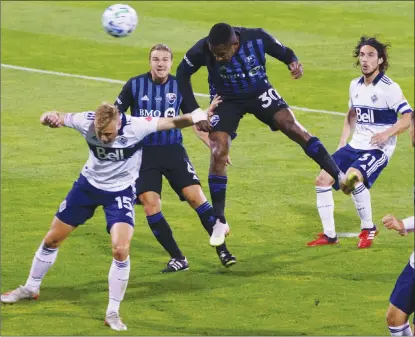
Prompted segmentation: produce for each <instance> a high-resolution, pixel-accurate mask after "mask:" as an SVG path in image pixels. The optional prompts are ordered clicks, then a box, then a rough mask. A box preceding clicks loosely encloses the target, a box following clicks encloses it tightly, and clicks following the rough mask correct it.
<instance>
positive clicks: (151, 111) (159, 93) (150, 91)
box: [114, 72, 183, 146]
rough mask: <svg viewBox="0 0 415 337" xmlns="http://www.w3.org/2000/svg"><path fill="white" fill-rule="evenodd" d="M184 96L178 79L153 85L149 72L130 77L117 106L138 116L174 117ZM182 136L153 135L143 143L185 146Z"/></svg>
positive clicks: (173, 133) (170, 132) (175, 132)
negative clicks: (179, 87)
mask: <svg viewBox="0 0 415 337" xmlns="http://www.w3.org/2000/svg"><path fill="white" fill-rule="evenodd" d="M182 101H183V99H182V95H181V94H180V92H179V90H178V84H177V80H176V77H174V76H171V75H169V78H168V80H167V82H166V83H163V84H157V83H155V82H153V80H152V78H151V74H150V73H149V72H148V73H146V74H142V75H139V76H136V77H133V78H130V79H129V80H128V81H127V83H126V84H125V85H124V87H123V89H122V91H121V93H120V95H119V96H118V98H117V100H116V101H115V103H114V104H115V106H117V108H118V109H119V110H120V112H126V111H127V110H128V108H130V112H131V115H132V116H136V117H148V116H152V117H170V118H172V117H175V116H178V115H179V114H180V109H181V108H182V105H183V103H182ZM182 142H183V136H182V133H181V130H180V129H171V130H166V131H158V132H154V133H152V134H150V135H148V136H146V137H145V138H144V140H143V143H144V146H156V145H171V144H182Z"/></svg>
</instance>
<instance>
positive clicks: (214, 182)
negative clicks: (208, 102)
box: [176, 23, 340, 232]
mask: <svg viewBox="0 0 415 337" xmlns="http://www.w3.org/2000/svg"><path fill="white" fill-rule="evenodd" d="M266 54H267V55H270V56H272V57H274V58H276V59H278V60H279V61H281V62H283V63H285V64H286V65H287V67H288V69H289V70H290V72H291V76H292V77H293V78H294V79H299V78H300V77H301V76H302V74H303V67H302V65H301V64H300V63H299V61H298V59H297V56H296V55H295V53H294V52H293V51H292V50H291V49H290V48H288V47H286V46H284V45H283V44H282V43H281V42H280V41H278V40H277V39H275V38H274V37H272V36H271V35H269V34H268V33H266V32H265V31H264V30H263V29H259V28H258V29H248V28H243V27H231V26H230V25H228V24H226V23H218V24H216V25H214V26H213V27H212V29H211V30H210V32H209V35H208V36H207V37H205V38H203V39H201V40H200V41H198V42H197V43H196V44H195V45H194V46H193V47H192V48H190V49H189V50H188V52H187V53H186V54H185V56H184V59H183V60H182V62H181V63H180V65H179V67H178V69H177V74H176V76H177V81H178V83H179V89H180V92H181V94H182V96H183V101H184V102H185V105H186V107H187V108H188V109H189V111H195V110H197V109H199V104H198V103H197V102H196V99H195V96H194V94H193V90H192V85H191V82H190V78H191V76H192V75H193V74H194V73H196V72H197V71H198V70H199V69H200V67H202V66H206V67H207V70H208V73H209V79H208V81H209V86H210V89H211V95H212V97H213V96H214V95H215V94H217V95H219V96H220V97H221V98H222V100H223V102H222V103H221V104H219V106H218V107H217V109H216V110H215V113H214V115H213V116H212V117H211V119H210V124H209V123H208V122H207V121H206V122H201V123H198V124H197V127H198V128H199V129H200V130H203V131H210V135H209V138H210V143H211V165H210V169H209V188H210V194H211V197H212V203H213V208H214V211H215V216H216V218H217V220H216V222H217V224H216V225H217V226H221V227H222V230H223V231H224V232H225V231H227V230H228V229H229V226H228V224H227V222H226V219H225V196H226V188H227V180H228V179H227V173H226V161H227V158H228V154H229V149H230V145H231V139H232V138H234V137H235V136H236V131H237V128H238V124H239V122H240V120H241V118H242V117H243V115H244V114H245V113H252V114H253V115H254V116H255V117H256V118H258V119H259V120H260V121H261V122H263V123H265V124H267V125H268V126H269V127H270V128H271V130H273V131H277V130H280V131H281V132H283V133H284V134H285V135H286V136H287V137H289V138H290V139H291V140H293V141H295V142H296V143H298V144H299V145H300V146H301V147H302V148H303V149H304V151H305V153H306V154H307V155H308V156H309V157H310V158H312V159H313V160H314V161H315V162H316V163H317V164H318V165H319V166H320V167H321V168H322V169H324V170H325V171H326V172H328V173H329V174H330V176H331V177H332V178H333V179H334V180H336V181H337V180H338V179H339V178H340V177H339V176H340V170H339V168H338V167H337V165H336V163H335V162H334V160H333V159H332V158H331V156H330V155H329V154H328V152H327V150H326V149H325V147H324V146H323V144H322V143H321V142H320V141H319V139H318V138H317V137H314V136H312V135H311V134H310V133H309V132H307V130H306V129H305V128H304V127H303V126H302V125H301V124H300V123H299V122H298V121H297V120H296V119H295V117H294V114H293V112H292V111H291V109H290V107H289V106H288V104H287V103H286V102H285V101H284V99H283V98H282V97H281V96H280V95H279V94H278V92H277V91H276V90H275V89H274V87H273V86H272V85H271V83H270V82H269V80H268V76H267V73H266V67H265V62H266Z"/></svg>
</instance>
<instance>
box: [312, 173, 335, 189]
mask: <svg viewBox="0 0 415 337" xmlns="http://www.w3.org/2000/svg"><path fill="white" fill-rule="evenodd" d="M333 184H334V179H333V178H332V177H331V176H330V175H329V174H328V173H326V172H325V171H321V172H320V174H319V175H318V176H317V177H316V186H320V187H325V186H331V185H333Z"/></svg>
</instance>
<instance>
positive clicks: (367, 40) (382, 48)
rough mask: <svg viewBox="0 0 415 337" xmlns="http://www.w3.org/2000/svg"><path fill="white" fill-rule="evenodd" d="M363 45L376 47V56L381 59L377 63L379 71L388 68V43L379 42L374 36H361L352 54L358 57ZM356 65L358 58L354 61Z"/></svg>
mask: <svg viewBox="0 0 415 337" xmlns="http://www.w3.org/2000/svg"><path fill="white" fill-rule="evenodd" d="M363 46H371V47H373V48H375V49H376V51H377V52H378V57H379V58H382V59H383V62H382V64H380V65H379V70H380V71H381V72H385V71H386V70H388V68H389V62H388V48H389V47H390V46H391V45H390V44H389V43H387V42H386V43H382V42H380V41H379V40H378V39H377V38H376V37H367V36H361V37H360V40H359V42H358V43H357V45H356V47H355V49H354V51H353V56H354V57H357V58H358V57H359V54H360V48H362V47H363ZM355 65H356V66H358V65H359V58H358V59H357V61H356V64H355Z"/></svg>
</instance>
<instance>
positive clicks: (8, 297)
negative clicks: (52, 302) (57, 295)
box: [1, 286, 39, 304]
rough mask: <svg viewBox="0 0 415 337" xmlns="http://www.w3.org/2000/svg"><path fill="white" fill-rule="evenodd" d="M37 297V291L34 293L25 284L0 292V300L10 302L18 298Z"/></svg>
mask: <svg viewBox="0 0 415 337" xmlns="http://www.w3.org/2000/svg"><path fill="white" fill-rule="evenodd" d="M38 298H39V293H37V294H36V293H34V292H33V291H30V290H29V289H28V288H27V287H25V286H19V287H18V288H16V289H14V290H12V291H10V292H7V293H4V294H1V302H2V303H10V304H11V303H16V302H18V301H20V300H37V299H38Z"/></svg>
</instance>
